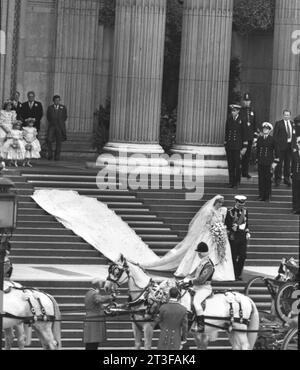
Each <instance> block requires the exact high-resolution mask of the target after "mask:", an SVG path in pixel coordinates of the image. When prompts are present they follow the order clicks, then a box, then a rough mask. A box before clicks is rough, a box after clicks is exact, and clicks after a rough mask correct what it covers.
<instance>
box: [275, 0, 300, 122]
mask: <svg viewBox="0 0 300 370" xmlns="http://www.w3.org/2000/svg"><path fill="white" fill-rule="evenodd" d="M299 38H300V0H276V13H275V29H274V52H273V72H272V87H271V107H270V116H271V122H275V121H276V120H278V119H280V118H281V117H282V111H283V110H284V109H290V110H291V111H292V116H293V117H295V116H296V115H297V114H299V113H300V106H299V101H300V45H299ZM297 45H298V46H297Z"/></svg>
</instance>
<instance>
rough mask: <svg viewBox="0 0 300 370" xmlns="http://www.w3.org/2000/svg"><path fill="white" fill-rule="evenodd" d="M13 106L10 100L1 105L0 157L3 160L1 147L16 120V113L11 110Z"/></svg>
mask: <svg viewBox="0 0 300 370" xmlns="http://www.w3.org/2000/svg"><path fill="white" fill-rule="evenodd" d="M12 108H13V104H12V102H11V101H10V100H7V101H6V102H5V103H4V104H3V109H2V110H1V111H0V157H1V158H3V153H2V150H3V145H4V142H5V140H6V139H7V135H8V134H9V133H10V131H11V130H12V126H13V123H14V122H15V121H16V119H17V113H16V111H15V110H12Z"/></svg>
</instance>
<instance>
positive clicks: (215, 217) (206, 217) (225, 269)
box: [143, 195, 235, 281]
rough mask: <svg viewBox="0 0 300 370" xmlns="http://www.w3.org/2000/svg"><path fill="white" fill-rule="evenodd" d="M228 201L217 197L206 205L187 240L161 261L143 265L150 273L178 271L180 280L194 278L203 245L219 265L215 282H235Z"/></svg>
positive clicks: (193, 221) (190, 228) (192, 223)
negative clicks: (227, 216)
mask: <svg viewBox="0 0 300 370" xmlns="http://www.w3.org/2000/svg"><path fill="white" fill-rule="evenodd" d="M223 203H224V197H223V196H221V195H217V196H215V197H214V198H212V199H210V200H209V201H208V202H206V203H205V204H204V206H203V207H202V208H201V209H200V210H199V211H198V213H197V214H196V215H195V216H194V218H193V220H192V221H191V223H190V225H189V229H188V233H187V235H186V237H185V238H184V240H183V241H182V242H180V243H179V244H178V245H177V246H176V247H175V248H173V249H172V250H170V251H169V252H168V253H167V254H166V255H165V256H164V257H162V258H161V259H160V260H159V261H157V262H155V263H151V264H146V265H145V264H143V267H144V268H146V269H151V270H157V271H174V270H176V272H175V274H174V275H175V276H176V277H185V276H187V275H190V274H192V273H193V272H194V271H195V269H196V268H197V267H198V266H199V263H200V259H199V256H198V253H197V252H196V251H195V249H196V246H197V245H198V244H199V243H200V242H204V243H206V244H207V245H208V247H209V252H210V255H209V257H210V259H211V260H212V261H213V263H214V264H215V273H214V275H213V280H218V281H221V280H222V281H231V280H235V277H234V270H233V263H232V256H231V249H230V244H229V241H228V237H227V230H226V226H225V224H224V221H225V217H226V212H227V209H226V208H225V207H223Z"/></svg>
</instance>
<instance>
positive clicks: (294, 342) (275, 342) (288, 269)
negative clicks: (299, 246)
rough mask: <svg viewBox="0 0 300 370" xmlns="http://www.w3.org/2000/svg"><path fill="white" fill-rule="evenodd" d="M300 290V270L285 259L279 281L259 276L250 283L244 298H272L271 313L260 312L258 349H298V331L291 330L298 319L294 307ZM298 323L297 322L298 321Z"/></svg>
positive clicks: (278, 276)
mask: <svg viewBox="0 0 300 370" xmlns="http://www.w3.org/2000/svg"><path fill="white" fill-rule="evenodd" d="M298 289H299V266H298V265H297V263H296V261H295V259H294V258H290V259H286V258H283V259H282V261H281V264H280V267H279V269H278V275H277V277H276V278H274V279H271V278H265V277H262V276H256V277H254V278H252V279H251V280H249V282H248V283H247V285H246V287H245V294H246V295H248V296H249V297H250V298H253V299H255V296H257V295H260V296H264V295H266V294H265V293H268V295H269V296H270V298H271V310H270V312H266V311H260V332H259V335H258V339H257V342H256V346H255V349H269V350H270V349H271V350H285V349H289V350H290V349H298V327H295V326H294V327H292V328H289V323H290V322H293V321H295V320H296V319H295V317H296V318H297V316H295V315H296V312H293V303H294V302H295V301H296V299H297V291H298ZM297 322H298V320H297Z"/></svg>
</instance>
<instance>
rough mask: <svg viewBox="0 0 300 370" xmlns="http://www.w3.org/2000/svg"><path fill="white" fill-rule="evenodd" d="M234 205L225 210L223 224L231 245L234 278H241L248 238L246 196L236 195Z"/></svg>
mask: <svg viewBox="0 0 300 370" xmlns="http://www.w3.org/2000/svg"><path fill="white" fill-rule="evenodd" d="M234 199H235V206H234V207H233V208H231V209H229V210H228V211H227V215H226V219H225V224H226V226H227V232H228V237H229V242H230V247H231V254H232V261H233V268H234V274H235V278H236V280H242V272H243V268H244V264H245V260H246V257H247V242H248V240H249V239H250V233H249V225H248V210H247V209H246V208H245V203H246V200H247V197H245V196H244V195H236V196H235V197H234Z"/></svg>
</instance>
